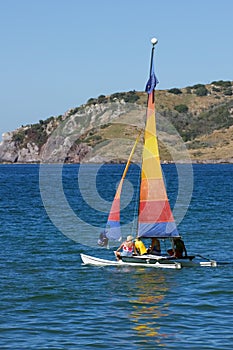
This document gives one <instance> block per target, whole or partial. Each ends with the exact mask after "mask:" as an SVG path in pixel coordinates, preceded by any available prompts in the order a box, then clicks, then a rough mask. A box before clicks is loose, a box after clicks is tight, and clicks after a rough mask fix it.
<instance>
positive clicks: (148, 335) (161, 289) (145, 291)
mask: <svg viewBox="0 0 233 350" xmlns="http://www.w3.org/2000/svg"><path fill="white" fill-rule="evenodd" d="M132 278H133V283H134V286H135V293H137V295H135V297H134V298H131V299H130V303H131V304H132V308H133V311H132V312H131V314H130V318H131V321H132V322H133V323H134V326H133V330H134V331H136V332H137V336H138V337H139V338H141V340H142V341H143V342H150V340H152V338H153V342H155V343H157V344H159V345H160V346H165V344H162V340H163V339H164V338H167V337H168V336H170V335H168V334H166V333H162V332H161V323H162V322H161V319H162V318H163V317H167V316H168V315H169V313H168V307H169V304H168V303H165V302H164V298H165V296H166V293H167V291H168V283H167V282H166V279H165V276H164V274H163V272H162V271H161V270H160V271H154V270H153V271H149V270H147V273H145V271H143V273H142V274H140V275H139V274H134V275H133V276H132Z"/></svg>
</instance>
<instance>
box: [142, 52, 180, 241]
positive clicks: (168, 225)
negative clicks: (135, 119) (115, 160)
mask: <svg viewBox="0 0 233 350" xmlns="http://www.w3.org/2000/svg"><path fill="white" fill-rule="evenodd" d="M152 60H153V51H152ZM150 74H151V75H154V71H153V62H152V68H151V73H150ZM153 79H155V81H156V78H155V76H154V78H153V76H150V79H149V81H153ZM148 83H149V82H148ZM155 85H156V83H155ZM155 85H154V87H155ZM154 87H153V86H152V87H151V85H150V90H149V94H148V106H147V118H146V127H145V135H144V148H143V155H142V168H141V186H140V203H139V217H138V236H139V237H160V238H162V237H164V238H165V237H175V236H179V234H178V231H177V228H176V224H175V221H174V218H173V215H172V211H171V208H170V204H169V201H168V198H167V193H166V188H165V185H164V181H163V175H162V169H161V165H160V157H159V149H158V141H157V136H156V119H155V103H154Z"/></svg>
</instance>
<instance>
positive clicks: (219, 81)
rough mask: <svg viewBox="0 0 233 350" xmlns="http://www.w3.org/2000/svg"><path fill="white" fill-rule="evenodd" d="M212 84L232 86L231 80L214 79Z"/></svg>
mask: <svg viewBox="0 0 233 350" xmlns="http://www.w3.org/2000/svg"><path fill="white" fill-rule="evenodd" d="M211 84H213V85H217V86H221V87H224V88H227V87H231V81H223V80H218V81H212V83H211Z"/></svg>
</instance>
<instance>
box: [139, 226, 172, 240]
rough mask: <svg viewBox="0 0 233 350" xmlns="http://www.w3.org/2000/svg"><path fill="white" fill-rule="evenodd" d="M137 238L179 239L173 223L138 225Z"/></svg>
mask: <svg viewBox="0 0 233 350" xmlns="http://www.w3.org/2000/svg"><path fill="white" fill-rule="evenodd" d="M138 237H147V238H151V237H157V238H167V237H179V233H178V230H177V227H176V224H175V222H157V223H139V226H138Z"/></svg>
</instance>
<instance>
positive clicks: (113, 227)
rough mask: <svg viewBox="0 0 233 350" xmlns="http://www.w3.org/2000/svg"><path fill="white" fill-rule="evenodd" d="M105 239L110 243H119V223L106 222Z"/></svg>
mask: <svg viewBox="0 0 233 350" xmlns="http://www.w3.org/2000/svg"><path fill="white" fill-rule="evenodd" d="M105 233H106V237H107V238H108V239H109V240H110V241H120V240H121V226H120V222H119V221H111V220H108V222H107V225H106V228H105Z"/></svg>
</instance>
